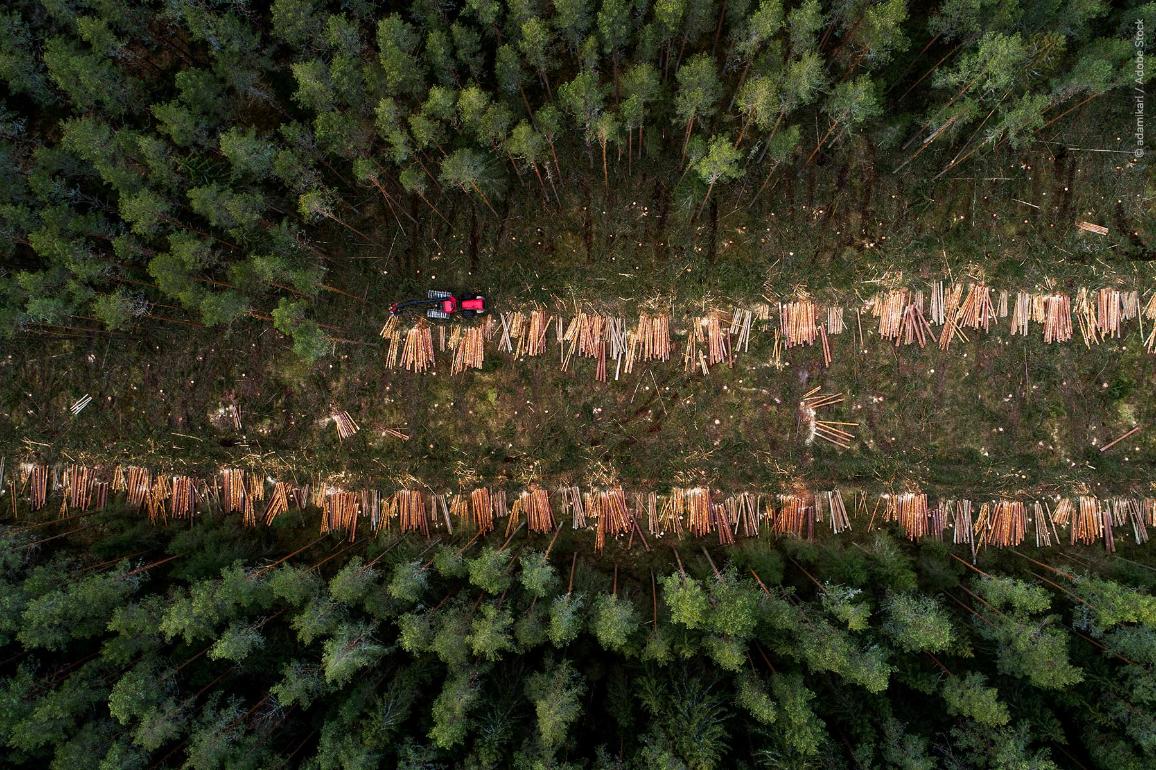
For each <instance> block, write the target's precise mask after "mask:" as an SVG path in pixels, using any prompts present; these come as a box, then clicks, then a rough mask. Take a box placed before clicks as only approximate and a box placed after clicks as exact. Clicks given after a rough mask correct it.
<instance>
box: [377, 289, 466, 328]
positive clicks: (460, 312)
mask: <svg viewBox="0 0 1156 770" xmlns="http://www.w3.org/2000/svg"><path fill="white" fill-rule="evenodd" d="M419 309H424V310H425V315H426V318H430V319H432V320H435V321H445V320H448V319H450V318H452V317H454V316H461V317H462V318H474V317H476V316H480V315H485V314H486V311H487V307H486V298H485V297H484V296H483V295H481V294H471V293H466V294H457V295H455V294H454V293H453V292H448V291H435V290H433V289H431V290H430V291H427V292H426V296H425V298H423V299H411V300H406V301H405V302H395V303H393V304H392V305H390V306H389V314H390V315H400V314H401V313H402V312H403V311H406V310H419Z"/></svg>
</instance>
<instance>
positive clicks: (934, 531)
mask: <svg viewBox="0 0 1156 770" xmlns="http://www.w3.org/2000/svg"><path fill="white" fill-rule="evenodd" d="M6 492H7V493H8V494H9V495H10V506H11V510H10V511H8V513H9V515H10V518H11V519H13V520H18V519H19V510H18V508H17V499H21V500H23V501H25V502H26V504H27V506H28V509H29V510H30V511H40V510H51V509H56V510H57V511H58V515H59V517H61V518H75V517H76V516H77V515H80V514H88V513H93V512H97V511H100V510H103V509H104V508H105V507H106V506H107V505H108V504H109V502H110V500H113V499H114V498H113V496H115V495H123V498H122V500H123V502H124V504H125V505H127V506H129V507H130V508H135V509H137V510H139V511H140V512H142V513H143V514H145V515H147V517H148V520H149V521H150V522H151V523H154V524H162V523H166V522H167V521H168V520H169V519H173V520H190V519H192V518H193V517H195V516H197V515H205V514H212V513H220V514H239V515H240V516H241V517H242V522H243V524H244V525H245V526H251V527H260V526H270V525H272V524H273V523H274V521H275V520H276V519H277V518H278V517H279V516H281V515H283V514H285V513H286V512H287V511H289V510H290V508H291V507H292V508H295V509H297V510H299V511H306V510H314V511H318V510H319V511H320V514H321V515H320V525H319V528H320V531H321V533H322V534H326V533H334V532H336V533H340V534H342V535H343V536H345V537H347V538H348V539H349V540H350V541H351V542H353V541H355V540H356V539H357V536H358V533H359V531H360V532H361V533H362V534H365V533H366V532H369V533H372V534H377V533H379V532H383V531H386V532H388V531H398V532H400V533H402V534H406V533H419V534H421V535H422V536H425V537H429V536H431V534H432V533H436V532H439V531H441V532H446V533H448V534H451V535H452V534H453V533H454V532H455V531H460V530H470V531H475V532H477V533H479V534H482V535H484V534H487V533H488V532H490V531H493V530H495V529H497V528H498V527H499V526H502V527H503V528H504V531H505V533H506V536H507V537H510V536H512V535H513V534H514V533H515V532H516V531H517V530H518V529H519V528H520V527H521V526H523V525H525V526H526V527H527V529H528V530H529V531H530V532H535V533H550V532H554V531H555V530H557V529H559V528H562V527H565V526H569V527H570V528H571V529H574V530H583V531H586V532H592V533H594V536H595V541H594V549H595V551H596V552H601V551H602V550H603V548H604V547H605V542H606V539H607V537H608V536H609V537H611V538H615V539H618V540H624V539H625V540H627V541H628V547H631V546H633V545H634V543H635V539H636V537H637V542H638V544H639V546H640V547H642V548H645V549H646V550H649V549H650V544H649V542H648V540H647V536H649V537H651V538H655V539H661V538H675V539H680V540H681V539H683V538H688V537H689V538H717V540H718V542H719V543H720V544H723V545H730V544H733V543H734V542H735V541H736V540H737V539H741V538H757V537H760V536H762V535H765V534H771V535H774V536H782V537H793V538H801V539H805V540H813V539H814V538H816V537H820V536H823V535H830V534H836V535H837V534H840V533H843V532H848V531H854V530H856V529H858V530H861V531H866V532H871V531H873V530H875V529H876V528H879V527H884V526H886V525H888V524H894V525H896V526H897V527H898V528H899V529H900V531H901V532H902V533H903V534H904V535H905V536H906V537H907V538H908V539H910V540H913V541H915V540H926V539H930V540H935V541H938V542H947V543H951V544H953V545H955V546H959V547H961V548H964V549H966V550H968V551H969V552H970V554H971V556H972V557H973V558H974V557H975V555H976V553H977V552H979V551H981V550H983V549H984V548H989V547H990V548H1002V547H1019V546H1023V545H1032V544H1034V545H1035V546H1036V547H1038V548H1047V547H1051V546H1056V545H1060V544H1062V543H1068V544H1070V545H1076V544H1081V545H1092V544H1102V545H1103V547H1104V548H1105V549H1106V550H1107V551H1109V552H1111V551H1114V550H1115V543H1116V540H1117V538H1120V537H1129V536H1130V537H1131V539H1133V540H1134V541H1135V542H1136V544H1137V545H1139V544H1143V543H1146V542H1147V541H1148V539H1149V528H1156V497H1146V496H1143V495H1119V496H1111V497H1096V496H1093V495H1090V494H1086V493H1085V491H1084V490H1077V491H1074V492H1072V493H1071V494H1068V495H1055V496H1051V497H1048V498H1027V499H1022V498H1014V497H1011V496H1008V497H999V498H996V499H987V500H970V499H962V498H950V499H939V500H932V499H930V498H929V496H928V495H927V493H926V492H923V491H921V490H918V489H905V490H904V491H901V492H884V493H881V494H879V493H875V494H873V493H870V492H867V491H864V490H857V489H852V488H847V487H845V488H844V489H843V490H840V489H838V488H833V489H819V490H815V489H808V488H806V487H805V486H803V485H802V484H797V485H795V486H794V487H792V489H791V490H790V491H789V492H785V493H778V494H774V493H767V492H765V491H761V490H742V491H736V490H731V491H721V490H716V489H712V488H710V487H702V486H697V487H680V486H674V487H670V488H667V489H665V490H663V491H659V490H656V489H627V488H624V487H623V486H621V485H618V484H615V483H599V482H592V483H590V484H587V485H585V486H584V487H580V486H575V485H571V484H561V485H557V486H554V487H552V488H551V487H547V486H545V485H541V484H530V485H528V486H525V487H521V488H519V487H508V486H506V485H501V484H498V485H491V484H485V483H479V482H478V481H476V480H474V481H472V482H470V483H463V484H461V485H460V486H459V489H458V490H457V491H456V492H455V491H440V492H439V491H435V490H433V489H431V488H430V487H428V486H425V485H422V484H420V483H419V482H417V480H413V481H412V482H411V484H410V485H409V486H407V487H406V488H402V489H395V490H394V491H388V490H386V491H382V490H381V489H378V488H369V487H362V488H348V487H347V486H342V485H340V484H337V483H331V482H329V481H325V480H322V479H317V480H316V481H315V482H312V483H306V484H303V485H301V484H297V483H294V482H288V481H278V480H276V479H273V478H272V477H270V476H268V475H266V474H263V473H258V472H254V471H252V470H242V469H239V468H231V467H230V468H220V469H218V471H217V472H216V473H214V474H212V475H211V476H207V477H199V478H198V477H192V476H186V475H171V474H168V473H165V472H161V471H156V472H154V471H152V470H150V469H148V468H144V467H141V466H122V465H117V466H115V467H112V468H101V467H89V466H82V465H78V464H67V465H45V464H37V463H23V464H21V465H19V466H18V467H17V468H16V470H15V472H14V473H12V474H11V476H10V478H9V479H8V480H7V489H6ZM57 501H59V502H57ZM502 520H504V522H503V521H502Z"/></svg>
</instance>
